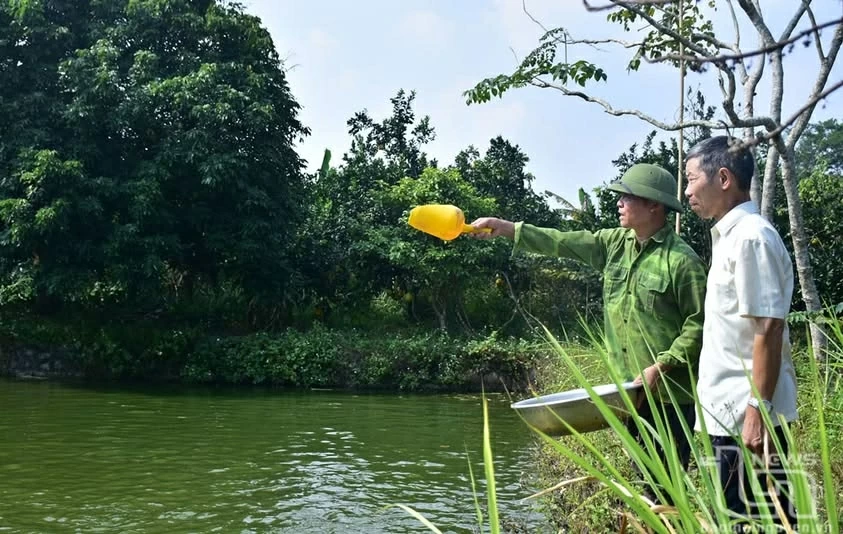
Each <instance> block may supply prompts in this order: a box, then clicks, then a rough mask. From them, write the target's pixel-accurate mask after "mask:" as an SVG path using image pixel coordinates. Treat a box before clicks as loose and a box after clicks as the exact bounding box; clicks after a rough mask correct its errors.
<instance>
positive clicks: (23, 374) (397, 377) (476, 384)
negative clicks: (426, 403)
mask: <svg viewBox="0 0 843 534" xmlns="http://www.w3.org/2000/svg"><path fill="white" fill-rule="evenodd" d="M26 326H27V328H22V327H21V325H20V324H14V323H13V324H11V325H10V324H8V323H7V324H4V329H3V330H4V331H3V332H2V334H3V335H2V336H0V375H5V376H12V377H17V378H35V379H44V378H84V379H94V380H131V381H142V382H144V381H148V382H183V383H216V384H245V385H270V386H281V387H300V388H313V387H330V388H343V389H373V390H400V391H468V392H477V391H480V390H481V389H485V390H486V391H502V390H509V391H524V390H526V389H527V387H528V386H529V385H530V384H535V381H536V376H540V375H541V373H540V372H539V371H540V369H541V368H543V367H544V366H546V365H547V364H548V362H549V361H551V360H552V351H551V350H550V349H548V347H547V346H546V344H544V343H537V342H530V341H526V340H523V339H514V338H506V339H498V338H496V337H494V336H490V337H486V338H471V339H469V338H462V337H451V336H447V335H443V334H441V333H438V332H432V333H431V332H396V333H388V332H364V331H360V330H333V329H328V328H324V327H319V326H317V327H314V328H311V329H309V330H306V331H299V330H293V329H289V330H285V331H281V332H274V333H268V332H258V333H252V334H247V335H240V336H222V335H214V334H211V333H208V332H202V331H198V330H186V329H162V328H150V327H135V326H122V327H114V326H109V327H97V326H94V325H88V326H86V327H82V328H80V327H79V326H78V325H75V327H74V326H70V325H55V324H53V325H49V324H42V325H37V326H33V325H31V324H28V325H26Z"/></svg>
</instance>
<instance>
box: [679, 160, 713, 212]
mask: <svg viewBox="0 0 843 534" xmlns="http://www.w3.org/2000/svg"><path fill="white" fill-rule="evenodd" d="M711 178H713V177H709V176H706V175H705V173H704V172H703V170H702V169H701V168H700V162H699V158H694V159H690V160H688V162H687V163H686V164H685V179H686V180H687V182H688V185H687V187H685V196H686V197H688V204H689V205H690V206H691V209H692V210H694V213H696V214H697V215H699V216H700V218H701V219H711V218H712V217H714V213H715V210H716V207H717V200H718V192H719V190H718V188H717V187H716V186H715V180H712V179H711Z"/></svg>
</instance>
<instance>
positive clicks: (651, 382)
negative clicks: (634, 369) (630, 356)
mask: <svg viewBox="0 0 843 534" xmlns="http://www.w3.org/2000/svg"><path fill="white" fill-rule="evenodd" d="M666 370H667V369H665V368H664V366H663V365H662V364H660V363H657V364H654V365H651V366H650V367H647V368H645V369H644V370H643V371H641V374H640V375H638V376H637V377H636V378H635V380H633V381H632V383H633V384H644V385H645V386H647V389H649V390H650V392H652V393H653V394H655V393H656V391H657V390H658V389H659V383H660V382H661V379H662V373H663V372H665V371H666ZM646 398H647V395H646V394H641V395H639V396H638V405H639V406H640V405H641V404H642V403H643V402H644V399H646Z"/></svg>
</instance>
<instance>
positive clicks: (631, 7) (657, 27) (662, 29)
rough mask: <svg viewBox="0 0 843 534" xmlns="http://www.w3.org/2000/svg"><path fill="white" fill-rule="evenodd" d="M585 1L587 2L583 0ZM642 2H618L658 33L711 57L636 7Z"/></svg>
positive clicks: (711, 41) (707, 39)
mask: <svg viewBox="0 0 843 534" xmlns="http://www.w3.org/2000/svg"><path fill="white" fill-rule="evenodd" d="M583 1H585V0H583ZM641 1H642V0H631V1H630V0H624V1H620V0H617V5H619V6H620V7H622V8H624V9H626V10H628V11H632V12H633V13H635V14H636V15H638V16H639V17H641V18H642V19H644V20H646V21H647V22H649V23H650V25H651V26H652V27H653V28H655V30H656V31H657V32H659V33H661V34H663V35H668V36H670V37H672V38H673V39H675V40H676V41H677V42H681V43H682V44H683V45H685V46H686V47H687V48H688V50H693V51H694V52H696V53H697V54H699V55H701V56H704V57H710V56H711V54H709V53H708V51H707V50H706V49H705V48H702V47H701V46H699V45H697V44H696V43H695V42H693V41H692V40H690V39H686V38H685V37H683V36H682V35H681V34H679V33H678V32H677V31H676V30H674V29H673V28H669V27H667V26H665V25H664V24H662V23H660V22H658V21H657V20H655V19H654V18H653V17H651V16H650V15H648V14H647V13H645V12H644V11H642V10H641V9H639V8H638V7H636V5H638V4H639V3H640V2H641ZM693 36H694V37H698V38H701V39H704V40H706V41H708V42H709V43H711V44H713V45H714V46H717V47H718V48H720V47H723V46H724V45H723V43H722V42H720V41H717V40H716V39H714V40H712V38H711V37H708V36H705V35H702V34H693ZM725 48H727V49H728V48H729V46H728V45H725Z"/></svg>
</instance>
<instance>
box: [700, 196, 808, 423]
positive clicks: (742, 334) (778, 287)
mask: <svg viewBox="0 0 843 534" xmlns="http://www.w3.org/2000/svg"><path fill="white" fill-rule="evenodd" d="M711 238H712V251H711V252H712V254H711V270H710V271H709V273H708V281H707V284H706V297H705V322H704V324H703V342H702V352H701V354H700V369H699V380H698V382H697V392H698V396H699V402H700V406H701V407H702V414H703V417H704V419H705V425H706V429H707V430H708V433H709V434H711V435H714V436H726V435H730V434H739V433H740V432H741V430H742V428H743V422H744V414H745V411H746V407H747V401H749V398H750V396H751V393H752V386H751V379H750V377H751V376H752V346H753V343H754V338H755V329H754V324H753V318H754V317H772V318H777V319H785V318H786V317H787V313H788V311H789V310H790V299H791V296H792V294H793V267H792V266H791V263H790V255H789V254H788V252H787V249H786V248H785V246H784V242H783V241H782V239H781V236H779V234H778V232H776V229H775V228H773V226H772V225H771V224H770V223H769V221H767V220H766V219H765V218H764V217H762V216H761V215H760V214H759V213H758V208H757V207H756V205H755V204H754V203H752V202H745V203H743V204H741V205H739V206H736V207H735V208H733V209H732V210H731V211H729V212H728V213H727V214H726V215H725V216H724V217H723V218H722V219H720V220H719V221H718V222H717V224H715V225H714V228H712V230H711ZM771 401H772V403H773V410H774V413H773V419H774V420H777V418H778V417H777V414H781V415H783V416H784V417H785V419H786V420H787V421H792V420H795V419H796V416H797V414H796V374H795V373H794V371H793V360H792V358H791V349H790V332H789V330H788V328H787V324H785V329H784V339H783V340H782V360H781V370H780V372H779V380H778V384H777V385H776V390H775V393H774V394H773V398H772V399H771ZM696 430H701V425H700V420H699V419H697V423H696Z"/></svg>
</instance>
